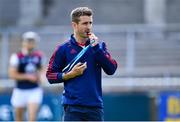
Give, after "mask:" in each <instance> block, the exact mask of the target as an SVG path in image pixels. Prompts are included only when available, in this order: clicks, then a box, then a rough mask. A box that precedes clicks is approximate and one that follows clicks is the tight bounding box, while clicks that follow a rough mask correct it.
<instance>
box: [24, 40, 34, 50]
mask: <svg viewBox="0 0 180 122" xmlns="http://www.w3.org/2000/svg"><path fill="white" fill-rule="evenodd" d="M23 47H24V48H26V49H27V50H29V51H31V50H32V49H34V48H35V47H36V42H35V40H33V39H29V40H26V41H24V42H23Z"/></svg>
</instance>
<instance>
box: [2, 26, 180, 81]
mask: <svg viewBox="0 0 180 122" xmlns="http://www.w3.org/2000/svg"><path fill="white" fill-rule="evenodd" d="M29 30H31V31H35V32H37V33H39V34H40V37H41V41H40V42H39V43H38V48H39V49H41V50H42V51H43V52H44V53H45V55H46V57H47V59H49V58H50V56H51V54H52V52H53V50H54V49H55V47H56V45H58V44H61V43H63V42H64V41H66V40H68V39H69V35H70V34H71V33H72V29H71V27H67V26H56V27H55V26H46V27H40V28H37V27H36V28H34V27H32V28H8V29H4V30H0V47H1V49H0V50H1V52H0V59H1V61H0V69H1V71H0V77H1V78H7V77H8V76H7V69H8V61H9V57H10V55H11V54H12V53H13V52H17V51H18V50H19V49H20V46H21V44H20V39H21V34H22V33H23V32H25V31H29ZM94 32H95V34H96V35H97V36H98V37H99V39H100V40H103V41H105V42H106V43H107V45H108V49H109V51H110V52H111V54H112V57H114V58H115V59H116V60H117V62H118V70H117V72H116V73H115V76H114V77H164V76H165V77H172V76H180V61H179V60H180V51H179V50H180V25H168V26H147V25H127V26H126V25H124V26H122V25H95V26H94ZM47 63H48V62H47ZM103 77H108V76H107V75H105V74H103Z"/></svg>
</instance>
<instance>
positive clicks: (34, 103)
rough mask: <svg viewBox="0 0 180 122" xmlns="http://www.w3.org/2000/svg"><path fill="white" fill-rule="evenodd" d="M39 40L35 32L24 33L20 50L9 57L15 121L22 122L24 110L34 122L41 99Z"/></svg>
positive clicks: (41, 58)
mask: <svg viewBox="0 0 180 122" xmlns="http://www.w3.org/2000/svg"><path fill="white" fill-rule="evenodd" d="M39 39H40V38H39V36H38V34H37V33H35V32H26V33H24V34H23V35H22V48H21V50H20V51H19V52H17V53H14V54H12V55H11V57H10V65H9V77H10V78H12V79H14V80H15V81H16V87H15V88H14V90H13V93H12V97H11V104H12V105H13V107H14V109H15V120H16V121H22V120H23V117H24V112H25V109H26V108H27V110H28V119H29V120H30V121H35V120H36V115H37V112H38V108H39V106H40V104H41V102H42V99H43V90H42V88H41V87H40V79H41V78H42V73H43V71H44V64H45V58H44V56H43V54H42V52H41V51H39V50H37V49H36V42H37V41H39Z"/></svg>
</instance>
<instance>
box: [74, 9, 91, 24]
mask: <svg viewBox="0 0 180 122" xmlns="http://www.w3.org/2000/svg"><path fill="white" fill-rule="evenodd" d="M92 15H93V12H92V10H91V9H90V8H88V7H78V8H75V9H73V10H72V11H71V21H72V22H76V23H78V22H79V21H80V20H79V17H80V16H92Z"/></svg>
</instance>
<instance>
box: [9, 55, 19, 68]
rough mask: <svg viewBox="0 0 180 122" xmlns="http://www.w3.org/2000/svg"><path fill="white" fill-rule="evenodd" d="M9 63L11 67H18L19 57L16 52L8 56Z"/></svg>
mask: <svg viewBox="0 0 180 122" xmlns="http://www.w3.org/2000/svg"><path fill="white" fill-rule="evenodd" d="M9 65H10V66H11V67H15V68H16V67H18V65H19V59H18V56H17V54H15V53H14V54H12V55H11V57H10V60H9Z"/></svg>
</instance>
